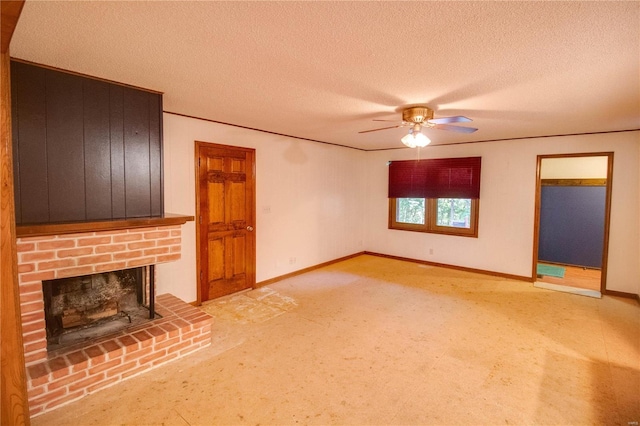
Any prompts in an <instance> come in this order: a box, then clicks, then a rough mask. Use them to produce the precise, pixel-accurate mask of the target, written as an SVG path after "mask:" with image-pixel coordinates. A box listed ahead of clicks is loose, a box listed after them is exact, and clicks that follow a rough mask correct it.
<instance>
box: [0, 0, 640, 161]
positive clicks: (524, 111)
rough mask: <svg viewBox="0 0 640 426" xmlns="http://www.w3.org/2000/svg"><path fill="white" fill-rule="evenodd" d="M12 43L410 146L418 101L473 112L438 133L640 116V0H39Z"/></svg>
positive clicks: (376, 143) (251, 123)
mask: <svg viewBox="0 0 640 426" xmlns="http://www.w3.org/2000/svg"><path fill="white" fill-rule="evenodd" d="M11 55H12V56H13V57H15V58H20V59H24V60H28V61H33V62H37V63H41V64H45V65H50V66H54V67H59V68H62V69H67V70H71V71H76V72H80V73H84V74H89V75H93V76H96V77H101V78H106V79H109V80H114V81H119V82H122V83H127V84H131V85H136V86H140V87H144V88H148V89H153V90H157V91H161V92H164V110H165V111H168V112H175V113H180V114H185V115H190V116H195V117H201V118H206V119H209V120H214V121H219V122H225V123H229V124H234V125H239V126H245V127H250V128H254V129H260V130H265V131H269V132H275V133H281V134H286V135H290V136H294V137H299V138H306V139H312V140H318V141H322V142H328V143H333V144H339V145H344V146H351V147H356V148H360V149H366V150H370V149H384V148H398V147H402V145H401V143H400V141H399V139H400V138H401V137H402V136H403V135H404V134H406V132H407V129H405V128H400V129H391V130H383V131H380V132H374V133H366V134H359V133H358V132H359V131H361V130H368V129H375V128H378V127H385V126H388V125H390V124H391V125H393V123H381V122H374V121H372V120H373V119H384V120H396V119H397V120H400V113H399V111H400V110H401V109H402V107H403V106H407V105H416V104H421V105H427V106H429V107H431V108H433V109H434V110H435V111H436V117H441V116H449V115H466V116H468V117H469V118H471V119H473V120H474V121H473V123H469V125H470V126H473V127H477V128H479V130H478V131H477V132H475V133H471V134H460V133H454V132H448V131H442V130H435V129H429V130H426V131H425V132H426V133H427V135H428V136H429V137H430V138H431V139H432V140H433V142H432V144H433V145H436V144H452V143H462V142H473V141H486V140H495V139H512V138H522V137H531V136H547V135H561V134H576V133H591V132H607V131H619V130H629V129H639V128H640V2H637V1H633V2H580V1H570V2H461V1H455V2H445V1H439V2H436V1H433V2H363V1H358V2H270V1H264V2H207V1H200V2H197V1H175V2H165V1H157V2H156V1H135V2H118V1H116V2H106V1H89V2H81V1H63V2H56V1H35V0H27V1H26V4H25V6H24V9H23V11H22V15H21V17H20V21H19V22H18V26H17V28H16V32H15V34H14V37H13V40H12V42H11Z"/></svg>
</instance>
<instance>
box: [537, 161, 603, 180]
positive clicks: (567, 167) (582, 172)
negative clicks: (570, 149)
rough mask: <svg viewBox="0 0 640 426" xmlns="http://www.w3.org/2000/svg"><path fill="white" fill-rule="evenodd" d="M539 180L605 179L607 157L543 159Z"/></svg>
mask: <svg viewBox="0 0 640 426" xmlns="http://www.w3.org/2000/svg"><path fill="white" fill-rule="evenodd" d="M540 178H541V179H606V178H607V157H562V158H545V159H543V160H542V166H541V167H540Z"/></svg>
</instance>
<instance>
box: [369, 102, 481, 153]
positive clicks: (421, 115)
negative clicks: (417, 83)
mask: <svg viewBox="0 0 640 426" xmlns="http://www.w3.org/2000/svg"><path fill="white" fill-rule="evenodd" d="M374 121H389V120H374ZM470 121H473V120H471V119H470V118H467V117H464V116H462V115H456V116H453V117H440V118H433V110H432V109H431V108H429V107H426V106H414V107H409V108H405V109H403V110H402V123H400V124H398V125H395V126H389V127H382V128H380V129H373V130H363V131H362V132H358V133H370V132H377V131H379V130H387V129H396V128H398V127H406V126H411V129H409V134H408V135H406V136H404V137H403V138H402V139H401V141H402V143H404V144H405V145H407V146H408V147H410V148H415V147H424V146H427V145H428V144H429V143H430V142H431V140H430V139H429V138H428V137H426V136H425V135H424V134H423V133H422V129H423V128H430V129H438V130H449V131H453V132H460V133H473V132H475V131H476V130H478V129H476V128H474V127H463V126H454V125H451V124H450V123H468V122H470Z"/></svg>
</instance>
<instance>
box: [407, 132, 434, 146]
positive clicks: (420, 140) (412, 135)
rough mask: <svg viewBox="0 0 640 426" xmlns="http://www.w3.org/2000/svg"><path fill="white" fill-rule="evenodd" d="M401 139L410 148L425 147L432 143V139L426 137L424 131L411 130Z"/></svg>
mask: <svg viewBox="0 0 640 426" xmlns="http://www.w3.org/2000/svg"><path fill="white" fill-rule="evenodd" d="M400 141H401V142H402V143H403V144H405V145H406V146H408V147H409V148H418V147H419V148H424V147H425V146H427V145H429V144H430V143H431V139H429V138H428V137H426V136H425V135H424V134H422V132H420V131H419V130H418V131H414V130H413V129H410V130H409V133H408V134H407V135H405V136H404V137H403V138H402V139H400Z"/></svg>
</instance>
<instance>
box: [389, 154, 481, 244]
mask: <svg viewBox="0 0 640 426" xmlns="http://www.w3.org/2000/svg"><path fill="white" fill-rule="evenodd" d="M479 190H480V157H471V158H452V159H438V160H418V161H394V162H392V163H391V165H390V167H389V228H390V229H402V230H406V231H418V232H432V233H440V234H451V235H461V236H470V237H477V236H478V226H477V223H478V203H479Z"/></svg>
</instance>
